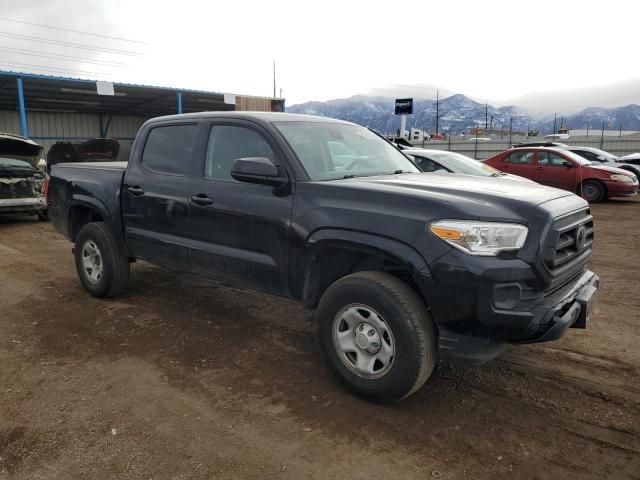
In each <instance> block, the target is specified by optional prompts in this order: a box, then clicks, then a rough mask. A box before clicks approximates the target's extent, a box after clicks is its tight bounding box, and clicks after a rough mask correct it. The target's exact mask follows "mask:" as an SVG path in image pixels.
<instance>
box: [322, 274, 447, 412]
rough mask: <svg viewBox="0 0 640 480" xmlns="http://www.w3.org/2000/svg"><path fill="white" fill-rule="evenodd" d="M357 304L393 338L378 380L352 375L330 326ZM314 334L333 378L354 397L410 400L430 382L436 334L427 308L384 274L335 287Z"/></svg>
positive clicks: (328, 292) (343, 280)
mask: <svg viewBox="0 0 640 480" xmlns="http://www.w3.org/2000/svg"><path fill="white" fill-rule="evenodd" d="M358 305H361V306H365V307H366V308H369V309H371V310H372V311H374V312H375V313H377V314H379V317H381V319H383V323H384V324H385V325H386V326H388V327H389V329H390V332H391V334H392V335H391V338H392V339H393V343H394V348H393V351H394V355H393V360H392V361H391V362H390V366H389V367H388V370H387V371H386V373H384V374H382V376H380V377H378V378H371V376H369V377H365V376H363V375H362V374H357V373H356V372H354V366H351V367H348V366H347V363H348V362H349V360H348V359H347V356H348V355H349V354H345V353H343V352H341V351H340V350H339V347H337V346H336V342H337V340H336V342H334V335H337V334H336V333H335V332H337V331H339V328H340V327H339V324H334V322H340V320H339V319H340V318H341V317H340V315H342V314H343V312H345V311H346V310H345V309H353V308H355V309H356V310H357V309H358V308H359V307H358ZM366 308H365V313H366ZM336 325H337V326H336ZM334 329H335V332H334ZM353 330H354V336H356V337H357V332H356V331H355V328H354V329H353ZM349 331H351V330H349ZM316 335H317V338H318V343H319V348H320V352H321V353H322V356H323V357H324V360H325V361H326V362H327V365H328V366H329V368H330V369H331V371H332V372H333V374H334V375H335V376H336V377H337V378H338V379H339V380H340V381H341V382H342V383H343V384H344V385H346V386H347V387H348V388H349V389H350V390H352V391H353V392H355V393H356V394H357V395H359V396H361V397H364V398H366V399H367V400H371V401H375V402H380V403H392V402H397V401H399V400H402V399H403V398H405V397H407V396H409V395H411V394H412V393H414V392H415V391H416V390H418V389H419V388H420V387H421V386H422V385H423V384H424V382H425V381H426V380H427V379H428V378H429V376H430V375H431V372H432V371H433V369H434V367H435V365H436V362H437V353H438V352H437V335H436V330H435V327H434V325H433V321H432V319H431V316H430V315H429V312H428V310H427V308H426V306H425V304H424V303H423V302H422V300H421V299H420V298H419V297H418V295H417V294H416V293H415V292H414V291H413V290H412V289H411V288H410V287H409V286H408V285H407V284H406V283H404V282H402V281H401V280H399V279H398V278H396V277H394V276H392V275H389V274H387V273H384V272H374V271H371V272H357V273H354V274H351V275H348V276H346V277H343V278H341V279H339V280H337V281H336V282H335V283H333V284H332V285H331V286H330V287H329V288H328V289H327V290H326V292H325V293H324V294H323V296H322V298H321V299H320V303H319V305H318V309H317V311H316ZM358 348H359V347H358ZM361 353H362V352H360V354H361ZM354 356H355V354H354ZM345 359H346V360H345ZM354 363H355V361H354Z"/></svg>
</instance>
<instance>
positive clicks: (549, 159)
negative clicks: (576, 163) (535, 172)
mask: <svg viewBox="0 0 640 480" xmlns="http://www.w3.org/2000/svg"><path fill="white" fill-rule="evenodd" d="M566 161H567V160H565V159H564V158H562V157H561V156H559V155H556V154H554V153H549V152H539V153H538V163H539V164H540V165H547V166H551V167H562V166H564V162H566Z"/></svg>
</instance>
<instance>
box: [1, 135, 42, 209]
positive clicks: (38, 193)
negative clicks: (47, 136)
mask: <svg viewBox="0 0 640 480" xmlns="http://www.w3.org/2000/svg"><path fill="white" fill-rule="evenodd" d="M41 152H42V147H41V146H40V145H38V144H37V143H35V142H34V141H32V140H29V139H27V138H24V137H20V136H17V135H11V134H8V133H2V134H0V214H4V215H6V214H11V215H37V216H38V218H39V219H40V220H42V221H45V220H47V204H46V199H45V196H46V188H47V184H48V177H47V174H46V173H45V172H43V171H41V170H40V169H39V168H38V162H39V161H40V153H41Z"/></svg>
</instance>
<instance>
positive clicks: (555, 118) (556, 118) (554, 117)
mask: <svg viewBox="0 0 640 480" xmlns="http://www.w3.org/2000/svg"><path fill="white" fill-rule="evenodd" d="M557 120H558V114H557V113H554V114H553V132H551V133H553V134H554V135H555V134H556V121H557Z"/></svg>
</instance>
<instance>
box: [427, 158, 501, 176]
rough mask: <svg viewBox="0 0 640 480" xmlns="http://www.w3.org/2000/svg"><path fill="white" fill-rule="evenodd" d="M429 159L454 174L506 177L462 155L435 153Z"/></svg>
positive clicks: (498, 171)
mask: <svg viewBox="0 0 640 480" xmlns="http://www.w3.org/2000/svg"><path fill="white" fill-rule="evenodd" d="M429 158H432V159H433V160H435V161H436V162H438V163H441V164H442V165H443V166H445V167H446V168H448V169H450V170H452V171H453V172H454V173H463V174H465V175H476V176H480V177H495V176H497V175H504V173H502V172H501V171H500V170H496V169H495V168H493V167H490V166H489V165H485V164H484V163H481V162H479V161H477V160H474V159H473V158H470V157H467V156H465V155H461V154H460V153H453V152H447V153H433V154H429Z"/></svg>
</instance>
